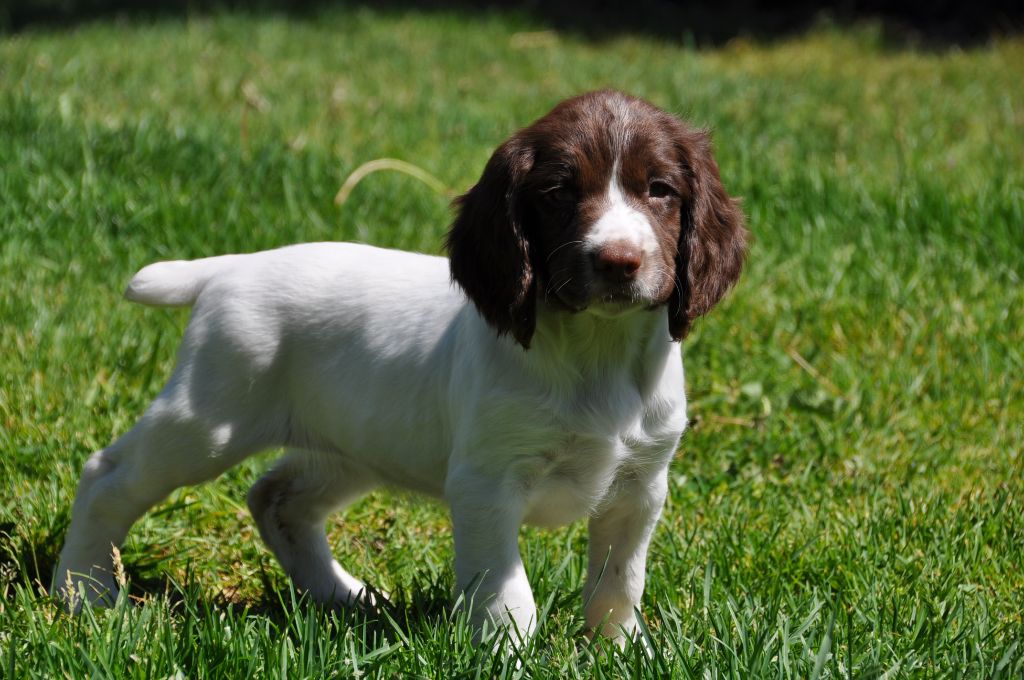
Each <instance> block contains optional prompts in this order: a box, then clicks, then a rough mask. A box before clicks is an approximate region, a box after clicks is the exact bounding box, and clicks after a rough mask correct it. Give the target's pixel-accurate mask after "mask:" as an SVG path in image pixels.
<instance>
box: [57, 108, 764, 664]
mask: <svg viewBox="0 0 1024 680" xmlns="http://www.w3.org/2000/svg"><path fill="white" fill-rule="evenodd" d="M457 209H458V215H457V217H456V219H455V222H454V224H453V225H452V227H451V230H450V232H449V234H448V237H447V247H448V253H449V259H445V258H443V257H435V256H430V255H420V254H416V253H407V252H399V251H395V250H383V249H380V248H374V247H371V246H367V245H357V244H352V243H312V244H306V245H296V246H290V247H286V248H281V249H279V250H271V251H267V252H260V253H253V254H248V255H225V256H221V257H210V258H206V259H201V260H193V261H176V262H161V263H157V264H153V265H150V266H148V267H146V268H144V269H143V270H142V271H140V272H139V273H138V274H137V275H136V276H135V278H134V279H132V281H131V284H130V285H129V287H128V290H127V292H126V297H127V298H128V299H129V300H133V301H136V302H141V303H144V304H149V305H164V306H179V305H191V306H193V311H192V316H191V319H190V321H189V323H188V328H187V329H186V331H185V337H184V340H183V342H182V345H181V349H180V352H179V356H178V363H177V366H176V368H175V369H174V372H173V374H172V375H171V378H170V380H169V381H168V383H167V385H166V387H164V389H163V391H162V392H161V393H160V394H159V396H158V397H157V398H156V400H155V401H154V402H153V403H152V405H151V406H150V407H149V409H148V410H147V411H146V412H145V414H144V415H143V416H142V418H141V419H140V420H139V421H138V423H137V424H136V425H135V426H134V427H133V428H132V429H131V430H130V431H129V432H128V433H127V434H125V435H124V436H122V437H121V438H120V439H118V440H117V441H115V442H114V443H113V444H111V445H110V446H108V447H107V448H105V449H103V450H101V451H98V452H96V453H94V454H93V455H92V456H91V457H90V458H89V460H88V461H87V462H86V464H85V468H84V470H83V471H82V478H81V482H80V484H79V486H78V494H77V498H76V499H75V502H74V506H73V508H72V518H71V526H70V528H69V529H68V535H67V541H66V544H65V545H64V549H63V551H62V552H61V556H60V564H59V566H58V568H57V572H56V574H55V577H54V578H55V587H56V588H57V591H58V593H59V594H60V595H61V596H62V597H63V598H65V601H67V602H68V604H69V606H71V607H72V608H76V607H78V606H80V604H81V598H82V597H83V596H84V597H85V598H88V599H89V600H91V601H93V602H95V603H103V602H104V601H107V602H109V601H110V600H111V599H112V598H113V597H114V596H115V594H116V592H117V583H116V579H115V578H114V564H113V562H112V559H113V558H112V549H113V547H114V546H117V545H119V544H120V543H121V542H122V541H123V540H124V538H125V535H126V534H127V532H128V530H129V528H130V527H131V526H132V524H133V523H134V522H135V521H136V520H137V519H138V518H139V517H140V516H141V515H142V514H143V513H144V512H146V511H147V510H148V509H149V508H150V507H152V506H153V505H154V504H155V503H158V502H160V500H161V499H163V498H164V497H166V496H167V495H168V494H169V493H170V492H171V491H173V490H174V489H176V488H178V487H181V486H183V485H189V484H198V483H200V482H202V481H205V480H208V479H212V478H214V477H216V476H217V475H219V474H221V473H222V472H224V471H225V470H227V469H228V468H230V467H231V466H233V465H235V464H236V463H238V462H239V461H241V460H243V459H245V458H246V457H248V456H250V455H252V454H254V453H256V452H258V451H262V450H265V449H268V448H272V447H286V449H287V450H286V452H285V454H284V456H283V457H282V458H281V460H280V461H279V462H278V463H277V464H276V465H275V466H274V467H273V468H272V469H271V470H270V471H269V472H267V473H266V474H265V475H264V476H263V477H262V478H261V479H260V480H259V481H257V482H256V484H255V485H254V486H253V487H252V490H251V491H250V492H249V495H248V503H249V508H250V509H251V511H252V514H253V517H254V518H255V520H256V523H257V524H258V526H259V530H260V534H261V535H262V536H263V539H264V540H265V541H266V543H267V544H268V545H269V546H270V548H271V549H272V550H273V551H274V553H275V555H276V556H277V558H278V560H280V562H281V565H282V567H284V570H285V571H286V572H287V573H288V574H289V575H290V576H291V578H292V579H293V580H294V582H295V584H296V586H297V587H298V588H300V589H301V590H303V591H305V592H308V593H309V594H310V596H311V597H313V598H315V599H316V600H319V601H321V602H325V603H342V604H355V603H358V602H360V601H362V600H364V599H365V598H366V597H367V595H366V592H367V591H366V590H365V589H364V585H363V583H362V582H361V581H360V580H358V579H357V578H355V577H354V576H352V575H351V574H349V572H348V571H346V570H345V569H344V567H342V566H341V565H340V564H338V562H337V561H335V559H334V557H333V556H332V554H331V548H330V545H328V542H327V537H326V535H325V531H324V524H325V520H326V518H327V517H328V515H330V514H331V513H332V512H334V511H336V510H339V509H340V508H342V507H344V506H345V505H348V504H350V503H352V502H353V501H355V500H356V499H358V498H359V497H360V496H362V495H364V494H365V493H367V492H368V491H370V490H371V489H374V488H376V487H380V486H389V487H402V488H406V489H412V490H414V491H418V492H422V493H424V494H428V495H431V496H435V497H438V498H442V499H444V501H445V502H446V503H447V504H448V506H449V507H450V508H451V518H452V524H453V532H454V539H455V577H456V585H457V589H458V591H459V593H463V594H465V595H466V599H465V601H466V602H471V603H472V604H471V614H470V616H471V619H472V621H473V622H474V624H475V625H477V626H478V627H482V626H484V625H485V624H488V622H489V625H498V626H510V625H514V626H515V628H516V632H517V634H518V635H523V636H525V635H529V633H530V632H531V631H532V629H533V628H534V626H535V624H536V616H537V610H536V607H535V605H534V599H533V594H532V592H531V591H530V584H529V583H528V582H527V579H526V571H525V570H524V568H523V562H522V559H521V557H520V554H519V548H518V545H517V535H518V532H519V527H520V526H521V525H522V524H523V523H529V524H534V525H540V526H547V527H554V526H560V525H564V524H567V523H570V522H574V521H576V520H579V519H582V518H586V519H587V521H588V522H589V530H590V549H589V569H588V575H587V582H586V586H585V588H584V591H583V602H584V609H585V618H586V625H587V626H588V632H589V633H591V634H594V633H597V634H603V635H608V636H611V637H612V638H614V639H615V640H616V642H618V643H620V644H621V643H622V642H623V641H624V640H625V638H626V637H628V636H630V635H632V634H633V633H634V631H635V629H636V625H637V624H636V618H635V614H634V610H635V608H636V607H637V605H638V604H639V602H640V598H641V594H642V592H643V589H644V569H645V562H646V559H647V547H648V544H649V543H650V540H651V533H652V531H653V530H654V526H655V523H656V522H657V520H658V516H659V514H660V513H661V508H662V504H663V502H664V500H665V495H666V492H667V470H668V466H669V461H670V460H671V459H672V456H673V454H674V453H675V451H676V447H677V446H678V444H679V438H680V436H681V435H682V433H683V428H684V427H685V426H686V396H685V394H684V392H683V365H682V360H681V353H680V343H679V340H680V339H682V338H683V337H684V336H685V335H686V334H687V331H688V330H689V329H690V327H691V325H692V324H693V322H694V319H696V318H697V317H698V316H700V315H702V314H704V313H706V312H707V311H708V310H709V309H711V307H712V306H713V305H714V304H715V303H716V302H718V300H719V299H720V298H721V297H722V296H723V295H724V294H725V293H726V291H728V290H729V288H730V286H732V285H733V283H734V282H735V281H736V279H737V278H738V277H739V274H740V269H741V267H742V264H743V259H744V254H745V250H746V242H747V231H746V229H745V228H744V224H743V215H742V213H741V211H740V209H739V207H738V206H737V203H736V202H735V201H734V200H733V199H730V198H729V196H728V195H727V194H726V192H725V189H723V187H722V183H721V181H720V179H719V174H718V167H717V165H716V164H715V160H714V158H713V157H712V153H711V145H710V142H709V140H708V136H707V134H706V133H705V132H702V131H700V130H696V129H694V128H691V127H689V126H688V125H686V124H684V123H682V122H680V121H679V120H677V119H676V118H674V117H673V116H671V115H669V114H667V113H665V112H663V111H661V110H659V109H658V108H656V107H654V106H652V105H651V104H649V103H647V102H645V101H642V100H640V99H636V98H634V97H631V96H628V95H625V94H622V93H619V92H613V91H600V92H592V93H589V94H584V95H581V96H578V97H575V98H573V99H569V100H567V101H565V102H562V103H561V104H559V105H558V106H557V107H555V109H554V110H553V111H551V112H550V113H548V114H547V115H546V116H544V117H543V118H541V119H540V120H538V121H537V122H535V123H533V124H532V125H531V126H529V127H528V128H526V129H524V130H522V131H520V132H517V133H516V134H514V135H513V136H512V137H511V138H510V139H509V140H508V141H506V142H505V143H504V144H502V145H501V146H500V147H499V148H498V150H497V151H495V153H494V155H493V156H492V157H491V159H490V161H489V162H488V163H487V167H486V168H485V169H484V172H483V176H482V177H481V178H480V181H479V182H478V183H477V184H476V186H474V187H473V188H472V189H470V190H469V192H468V193H466V194H465V195H464V196H462V197H461V198H459V199H458V201H457Z"/></svg>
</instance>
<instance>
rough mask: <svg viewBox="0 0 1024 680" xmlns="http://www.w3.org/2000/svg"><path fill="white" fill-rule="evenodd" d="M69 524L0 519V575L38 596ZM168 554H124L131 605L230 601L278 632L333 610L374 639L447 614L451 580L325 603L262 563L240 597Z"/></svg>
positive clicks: (208, 606) (208, 607)
mask: <svg viewBox="0 0 1024 680" xmlns="http://www.w3.org/2000/svg"><path fill="white" fill-rule="evenodd" d="M66 527H67V521H66V518H65V520H64V521H63V522H60V521H57V522H56V523H55V524H54V526H52V527H51V528H52V531H46V532H45V534H44V535H39V536H36V537H35V538H34V539H33V540H26V539H25V538H24V537H19V536H17V527H16V526H15V525H14V524H13V523H9V522H8V523H4V524H2V525H0V579H2V580H3V581H6V584H12V583H15V582H21V583H22V584H23V585H24V586H25V587H27V588H28V589H29V590H31V591H32V592H34V593H37V594H38V595H40V596H42V595H43V593H44V592H47V591H48V590H49V588H50V585H51V583H52V580H53V574H54V571H55V570H56V568H57V561H58V559H59V556H60V545H61V539H62V537H63V535H64V532H65V530H66ZM167 559H169V558H167V557H157V558H150V557H145V556H143V557H137V558H136V557H129V558H128V559H126V561H125V571H126V573H127V575H128V596H129V599H130V600H131V601H132V603H133V605H134V606H139V607H145V606H147V603H149V602H151V601H153V600H156V599H163V600H165V601H166V603H167V605H168V606H169V608H170V609H172V610H183V609H188V610H196V611H199V612H211V611H223V610H225V609H227V608H228V607H234V608H235V609H236V610H239V611H241V612H243V613H244V614H245V615H251V616H258V617H260V618H264V619H267V620H268V621H270V622H271V623H272V624H273V625H275V626H277V627H278V628H280V629H282V630H284V629H287V628H288V627H289V625H290V624H291V623H293V622H294V619H295V615H296V613H297V612H298V613H300V614H302V615H304V616H305V615H316V616H324V617H330V616H331V615H334V616H336V617H337V622H338V626H337V630H338V632H339V633H343V632H344V631H345V630H347V629H348V628H350V627H359V628H360V629H364V630H365V633H366V634H369V635H371V636H375V637H376V638H377V639H382V638H385V637H388V638H390V637H393V636H394V634H395V633H396V632H398V633H399V634H401V635H407V636H408V635H409V634H410V633H411V631H412V630H413V629H414V628H416V627H417V626H419V625H420V624H422V623H425V622H430V623H431V624H434V625H439V624H441V623H443V622H448V621H449V620H450V617H451V605H452V596H451V590H450V588H449V585H450V584H445V583H419V582H417V583H414V584H413V586H412V587H411V588H409V589H403V590H401V591H398V592H397V593H395V594H393V595H392V596H391V597H390V599H389V598H386V597H385V596H384V595H383V593H381V592H380V591H378V590H376V589H374V588H373V587H372V586H370V593H371V595H372V597H373V600H374V604H363V605H357V606H342V605H336V606H330V605H322V604H319V603H317V602H314V601H312V600H310V599H309V598H307V597H305V596H303V595H302V594H301V593H298V592H296V590H295V589H294V588H293V587H291V585H290V582H288V581H287V579H286V578H284V577H283V576H281V575H275V574H272V573H270V572H268V571H267V570H266V569H263V568H261V569H260V582H261V585H262V587H261V588H260V593H259V595H258V596H256V597H255V598H240V597H238V596H237V595H235V594H234V593H233V592H229V591H221V592H219V593H215V594H212V595H211V594H208V593H206V592H205V590H206V584H204V583H203V582H202V580H201V579H200V578H197V577H196V575H195V573H194V571H193V570H192V567H191V565H189V566H188V567H187V568H186V572H185V576H184V578H183V579H182V581H181V582H178V581H177V580H175V579H174V578H173V577H171V576H169V575H168V574H167V573H166V572H162V571H161V569H160V564H162V563H163V562H165V561H167ZM2 590H3V592H5V593H6V595H7V597H8V599H10V598H12V597H14V589H13V588H9V587H5V588H3V589H2Z"/></svg>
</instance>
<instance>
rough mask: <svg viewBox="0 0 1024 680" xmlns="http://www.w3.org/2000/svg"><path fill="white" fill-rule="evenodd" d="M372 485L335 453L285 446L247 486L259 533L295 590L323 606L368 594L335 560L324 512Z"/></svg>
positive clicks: (360, 599) (365, 597)
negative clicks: (269, 468) (250, 485)
mask: <svg viewBox="0 0 1024 680" xmlns="http://www.w3.org/2000/svg"><path fill="white" fill-rule="evenodd" d="M374 486H376V483H375V481H374V480H373V479H372V478H371V476H370V475H368V474H367V473H366V472H365V471H361V470H357V469H353V466H351V465H349V464H348V463H347V461H346V460H345V459H344V458H343V457H341V456H339V455H338V454H330V453H316V452H311V451H306V450H301V449H292V450H289V451H288V452H287V453H286V454H285V456H284V457H283V458H281V460H280V461H278V462H277V463H276V464H275V465H274V467H273V468H271V470H270V471H269V472H267V473H266V474H265V475H263V477H261V478H260V479H259V480H258V481H257V482H256V483H255V484H254V485H253V487H252V489H250V490H249V495H248V502H249V509H250V511H251V512H252V515H253V517H254V518H255V519H256V524H257V526H258V527H259V530H260V535H261V536H262V537H263V540H264V541H266V543H267V545H268V546H270V549H271V550H272V551H273V552H274V554H275V555H276V556H277V559H278V561H279V562H280V563H281V566H282V567H283V568H284V570H285V572H287V574H288V575H289V576H290V577H291V578H292V581H294V583H295V585H296V587H297V588H299V589H300V590H302V591H305V592H307V593H309V594H310V596H311V597H313V599H315V600H316V601H318V602H322V603H325V604H332V603H338V604H343V605H351V604H355V603H358V602H363V601H367V600H369V598H370V594H369V593H368V592H367V591H366V590H365V585H364V584H363V583H362V581H360V580H359V579H357V578H355V577H354V576H352V575H351V574H349V573H348V572H347V571H345V569H343V568H342V566H341V565H340V564H338V562H337V561H336V560H335V559H334V555H333V554H332V553H331V548H330V545H328V543H327V533H326V531H325V528H324V525H325V522H326V520H327V517H328V515H330V514H331V513H332V512H333V511H335V510H338V509H340V508H341V507H343V506H345V505H348V504H350V503H352V502H353V501H355V500H357V499H358V498H359V497H360V496H362V495H363V494H365V493H366V492H367V491H369V490H370V489H372V488H373V487H374Z"/></svg>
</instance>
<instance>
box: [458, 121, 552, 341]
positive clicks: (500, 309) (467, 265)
mask: <svg viewBox="0 0 1024 680" xmlns="http://www.w3.org/2000/svg"><path fill="white" fill-rule="evenodd" d="M531 167H533V152H532V150H531V149H530V148H528V147H527V145H526V144H525V142H524V141H523V139H522V137H521V135H516V136H514V137H512V138H511V139H509V140H508V141H506V142H505V143H504V144H502V145H501V146H500V147H498V150H497V151H495V152H494V155H493V156H491V159H490V161H488V162H487V167H486V168H484V174H483V175H482V176H481V177H480V181H479V182H477V183H476V186H474V187H473V188H472V189H470V190H469V191H468V192H466V194H464V195H463V196H461V197H459V198H458V199H456V201H455V207H456V210H457V211H458V215H457V216H456V218H455V222H454V223H453V224H452V228H451V229H450V230H449V231H448V237H447V239H446V241H445V243H446V245H447V248H448V256H449V258H450V266H451V274H452V280H454V281H455V282H457V283H458V284H459V285H460V286H461V287H462V289H463V290H464V291H465V292H466V295H467V296H469V299H470V300H472V302H473V304H474V305H476V308H477V309H478V310H479V311H480V314H481V315H482V316H483V317H484V319H486V320H487V323H489V324H490V325H491V326H492V327H493V328H494V329H495V330H496V331H497V332H498V335H504V334H505V333H511V334H512V337H514V338H515V339H516V342H518V343H519V344H520V345H522V346H523V347H524V348H526V349H528V348H529V346H530V340H531V338H533V331H534V329H535V328H536V325H537V282H536V275H535V272H534V270H533V266H532V265H531V247H530V242H529V239H528V238H527V234H526V229H525V227H524V225H523V221H522V206H521V205H520V203H521V201H520V191H521V187H522V184H523V179H524V178H525V177H526V175H527V173H529V171H530V168H531Z"/></svg>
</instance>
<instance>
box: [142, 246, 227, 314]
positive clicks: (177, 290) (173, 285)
mask: <svg viewBox="0 0 1024 680" xmlns="http://www.w3.org/2000/svg"><path fill="white" fill-rule="evenodd" d="M231 257H232V256H231V255H224V256H220V257H207V258H204V259H202V260H173V261H170V262H157V263H155V264H151V265H149V266H147V267H143V268H142V269H141V270H140V271H139V273H138V274H136V275H135V276H134V277H132V280H131V283H129V284H128V288H127V289H126V290H125V291H124V296H125V298H126V299H128V300H131V301H132V302H141V303H142V304H144V305H153V306H157V307H188V306H190V305H193V304H195V301H196V299H197V298H198V297H199V293H201V292H202V291H203V286H205V285H206V284H207V282H209V280H210V279H211V278H212V277H213V276H214V275H215V274H216V273H217V272H218V271H220V270H221V269H223V268H224V266H225V265H226V264H227V262H225V260H227V259H228V258H231Z"/></svg>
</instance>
